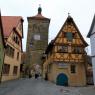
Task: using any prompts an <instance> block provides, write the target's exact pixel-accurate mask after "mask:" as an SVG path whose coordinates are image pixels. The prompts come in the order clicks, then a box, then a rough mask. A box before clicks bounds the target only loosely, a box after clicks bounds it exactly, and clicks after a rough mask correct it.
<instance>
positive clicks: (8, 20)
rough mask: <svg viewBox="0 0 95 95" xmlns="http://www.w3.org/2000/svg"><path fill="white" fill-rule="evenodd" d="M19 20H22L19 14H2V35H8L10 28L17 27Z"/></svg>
mask: <svg viewBox="0 0 95 95" xmlns="http://www.w3.org/2000/svg"><path fill="white" fill-rule="evenodd" d="M21 20H23V19H22V17H21V16H2V25H3V32H4V37H9V35H10V33H11V32H12V30H13V29H14V28H16V27H17V25H18V23H19V21H21Z"/></svg>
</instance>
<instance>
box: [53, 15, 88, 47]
mask: <svg viewBox="0 0 95 95" xmlns="http://www.w3.org/2000/svg"><path fill="white" fill-rule="evenodd" d="M68 21H71V22H72V23H73V24H74V27H75V28H76V30H77V32H78V34H79V36H80V37H81V39H82V41H83V43H84V45H85V46H88V44H87V42H86V41H85V40H84V38H83V37H82V35H81V33H80V31H79V29H78V27H77V25H76V24H75V22H74V20H73V18H72V17H71V16H68V17H67V19H66V21H65V23H64V24H63V26H62V28H61V29H60V31H59V33H58V35H57V36H56V37H55V40H56V39H57V37H58V36H59V34H60V32H61V31H62V29H63V27H64V26H65V25H66V23H67V22H68Z"/></svg>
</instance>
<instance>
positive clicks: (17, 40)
mask: <svg viewBox="0 0 95 95" xmlns="http://www.w3.org/2000/svg"><path fill="white" fill-rule="evenodd" d="M13 41H14V42H15V43H16V44H18V45H19V43H20V38H19V36H17V35H15V34H14V35H13Z"/></svg>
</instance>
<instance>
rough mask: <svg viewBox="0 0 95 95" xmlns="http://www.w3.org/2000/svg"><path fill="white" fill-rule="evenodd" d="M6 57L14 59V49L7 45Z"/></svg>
mask: <svg viewBox="0 0 95 95" xmlns="http://www.w3.org/2000/svg"><path fill="white" fill-rule="evenodd" d="M6 55H8V56H10V57H12V58H13V57H14V49H13V48H12V47H11V46H9V45H7V46H6Z"/></svg>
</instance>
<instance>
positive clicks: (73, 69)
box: [71, 65, 76, 73]
mask: <svg viewBox="0 0 95 95" xmlns="http://www.w3.org/2000/svg"><path fill="white" fill-rule="evenodd" d="M71 73H76V66H75V65H71Z"/></svg>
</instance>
